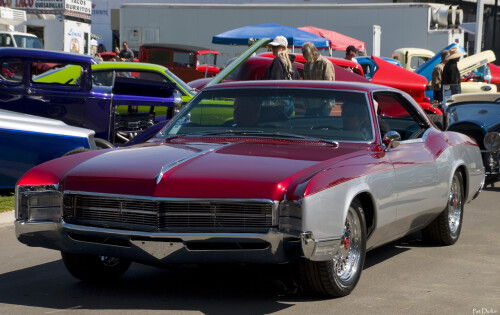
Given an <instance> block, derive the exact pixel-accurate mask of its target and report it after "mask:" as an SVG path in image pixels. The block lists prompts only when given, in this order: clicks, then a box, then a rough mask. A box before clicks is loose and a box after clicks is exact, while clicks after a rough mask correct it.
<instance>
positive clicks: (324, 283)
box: [300, 200, 366, 297]
mask: <svg viewBox="0 0 500 315" xmlns="http://www.w3.org/2000/svg"><path fill="white" fill-rule="evenodd" d="M365 255H366V223H365V217H364V212H363V208H362V206H361V203H360V202H359V201H358V200H354V201H353V202H352V204H351V206H350V207H349V211H348V213H347V218H346V222H345V225H344V235H343V236H342V239H341V241H340V243H339V248H338V250H337V253H336V254H335V258H334V259H332V260H328V261H310V260H304V261H302V262H301V266H300V273H301V278H302V280H303V282H304V283H305V284H306V285H307V286H308V287H310V288H311V289H312V290H314V291H316V292H317V293H319V294H321V295H329V296H332V297H342V296H346V295H349V294H350V293H351V292H352V290H354V288H355V287H356V284H357V283H358V281H359V278H360V277H361V272H362V270H363V266H364V263H365Z"/></svg>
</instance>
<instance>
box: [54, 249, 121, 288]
mask: <svg viewBox="0 0 500 315" xmlns="http://www.w3.org/2000/svg"><path fill="white" fill-rule="evenodd" d="M61 256H62V259H63V262H64V265H65V266H66V269H68V271H69V273H70V274H71V275H72V276H73V277H75V278H77V279H79V280H82V281H88V282H103V281H107V280H114V279H118V278H119V277H121V276H122V275H123V274H124V273H125V272H126V271H127V270H128V268H129V267H130V264H131V261H130V260H126V259H121V258H115V257H108V256H100V255H85V254H72V253H65V252H61Z"/></svg>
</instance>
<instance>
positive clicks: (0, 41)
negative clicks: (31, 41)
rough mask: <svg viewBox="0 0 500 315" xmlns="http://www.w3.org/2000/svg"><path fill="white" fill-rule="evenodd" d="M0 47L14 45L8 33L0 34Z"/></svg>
mask: <svg viewBox="0 0 500 315" xmlns="http://www.w3.org/2000/svg"><path fill="white" fill-rule="evenodd" d="M0 47H14V41H13V40H12V37H11V36H10V35H9V34H0Z"/></svg>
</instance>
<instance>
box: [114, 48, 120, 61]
mask: <svg viewBox="0 0 500 315" xmlns="http://www.w3.org/2000/svg"><path fill="white" fill-rule="evenodd" d="M114 53H115V57H114V58H113V61H120V47H118V46H115V50H114Z"/></svg>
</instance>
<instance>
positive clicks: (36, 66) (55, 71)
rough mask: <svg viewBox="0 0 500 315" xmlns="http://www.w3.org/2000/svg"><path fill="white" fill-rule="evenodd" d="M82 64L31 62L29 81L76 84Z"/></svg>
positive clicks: (65, 84)
mask: <svg viewBox="0 0 500 315" xmlns="http://www.w3.org/2000/svg"><path fill="white" fill-rule="evenodd" d="M82 70H83V69H82V66H80V65H75V64H68V63H51V62H33V63H32V64H31V82H33V83H39V84H53V85H58V86H59V85H60V86H78V85H80V81H81V80H79V78H80V76H81V75H82V72H83V71H82Z"/></svg>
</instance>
